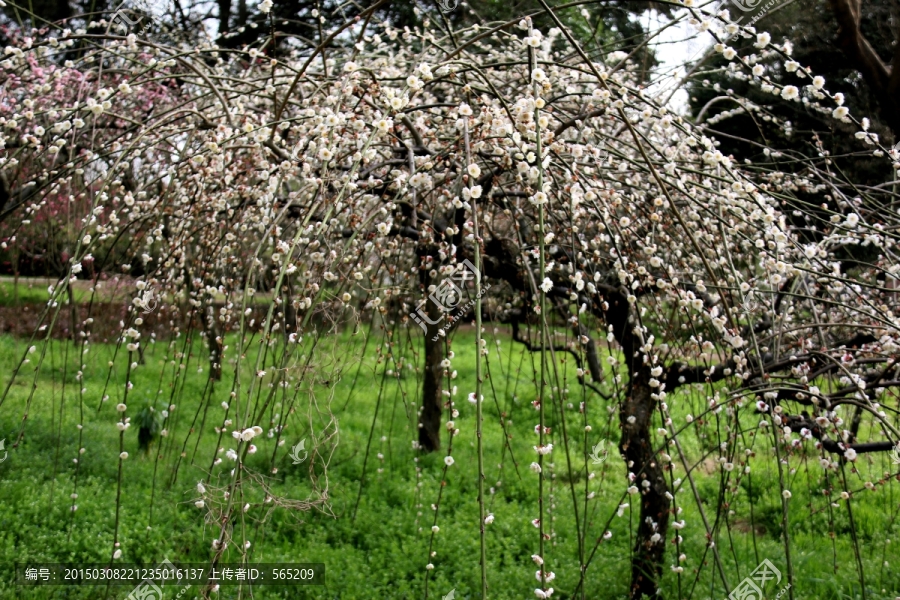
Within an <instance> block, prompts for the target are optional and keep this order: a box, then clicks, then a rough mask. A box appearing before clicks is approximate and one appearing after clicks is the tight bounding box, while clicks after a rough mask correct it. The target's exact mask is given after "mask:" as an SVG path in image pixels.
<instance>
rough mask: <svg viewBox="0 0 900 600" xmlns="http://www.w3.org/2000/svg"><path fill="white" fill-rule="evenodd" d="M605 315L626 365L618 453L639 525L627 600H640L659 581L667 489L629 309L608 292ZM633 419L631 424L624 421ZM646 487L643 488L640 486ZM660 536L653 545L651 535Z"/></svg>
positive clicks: (646, 368)
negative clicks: (630, 476)
mask: <svg viewBox="0 0 900 600" xmlns="http://www.w3.org/2000/svg"><path fill="white" fill-rule="evenodd" d="M609 304H610V307H609V311H608V312H607V313H606V315H605V317H606V319H607V322H608V323H610V324H611V325H612V326H613V335H615V337H616V340H617V341H618V342H619V344H620V345H621V346H622V351H623V353H624V355H625V361H626V363H627V365H628V374H629V389H628V396H627V397H626V398H625V401H624V402H623V403H622V407H621V409H620V411H619V422H620V425H621V427H622V440H621V442H619V450H620V451H621V453H622V455H623V456H624V457H625V462H626V465H627V466H628V472H629V473H634V475H635V479H634V482H633V483H631V484H630V485H634V486H635V487H637V489H638V493H639V497H640V502H641V506H640V524H639V525H638V532H637V538H636V540H635V545H634V557H633V558H632V561H631V598H632V599H633V600H640V598H643V597H644V596H654V595H656V591H657V589H658V587H659V580H660V578H661V577H662V569H663V556H664V554H665V549H666V534H667V533H668V529H669V514H670V509H669V499H668V498H667V497H666V493H667V492H668V486H667V485H666V480H665V474H664V471H663V468H662V466H661V465H660V464H659V459H658V457H657V456H656V454H655V453H654V451H653V438H652V436H651V434H650V428H651V424H652V417H653V409H654V407H655V404H656V401H655V400H654V399H653V398H651V397H650V394H651V393H652V389H651V388H650V383H649V382H650V368H651V366H650V365H649V364H648V363H645V362H644V360H643V356H642V354H643V353H642V352H641V351H640V350H639V347H640V345H641V344H640V340H639V339H638V337H637V336H636V335H635V334H634V332H633V328H634V326H635V323H634V319H633V316H632V314H631V307H630V305H629V304H628V301H627V300H626V299H625V298H624V297H623V296H622V295H620V294H611V295H610V298H609ZM632 417H633V422H629V418H632ZM645 483H647V484H648V485H645ZM656 534H658V535H659V537H658V538H657V539H656V541H653V536H654V535H656Z"/></svg>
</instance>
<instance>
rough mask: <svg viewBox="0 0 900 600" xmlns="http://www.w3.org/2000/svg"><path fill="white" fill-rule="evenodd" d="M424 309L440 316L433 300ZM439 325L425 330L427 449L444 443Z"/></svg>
mask: <svg viewBox="0 0 900 600" xmlns="http://www.w3.org/2000/svg"><path fill="white" fill-rule="evenodd" d="M426 289H427V288H426ZM425 310H426V312H427V314H428V318H429V319H430V320H432V321H435V320H437V319H438V318H439V317H440V316H441V313H440V309H439V308H438V307H437V305H436V304H435V303H434V302H430V301H429V302H426V303H425ZM436 329H437V328H436V327H429V331H428V332H426V333H425V373H424V375H425V377H424V380H423V382H422V412H421V414H420V415H419V447H420V448H421V449H422V450H423V451H425V452H434V451H435V450H437V449H438V448H440V447H441V410H442V409H443V401H442V395H441V377H442V376H443V374H444V368H443V367H442V366H441V361H443V360H444V341H445V338H443V337H438V338H437V340H435V341H431V338H433V337H434V336H435V334H436V333H437V330H436Z"/></svg>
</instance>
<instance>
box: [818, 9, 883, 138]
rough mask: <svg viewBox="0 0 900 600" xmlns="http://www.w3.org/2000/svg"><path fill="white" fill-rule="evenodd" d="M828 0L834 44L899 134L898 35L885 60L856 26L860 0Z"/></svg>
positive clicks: (859, 11) (858, 25)
mask: <svg viewBox="0 0 900 600" xmlns="http://www.w3.org/2000/svg"><path fill="white" fill-rule="evenodd" d="M829 4H830V5H831V11H832V12H833V13H834V17H835V19H837V22H838V35H837V46H838V47H839V48H840V49H841V51H842V52H843V53H844V55H845V56H846V57H847V58H848V59H849V60H850V62H851V64H852V65H853V67H854V68H855V69H856V70H857V71H859V72H860V74H862V76H863V79H865V81H866V84H867V85H868V86H869V89H871V90H872V92H873V93H874V95H875V97H876V98H877V99H878V106H879V108H880V109H881V115H882V117H883V118H884V120H885V122H887V124H888V126H889V127H890V128H891V129H892V130H893V132H894V135H895V136H897V137H900V36H895V40H894V50H893V59H892V61H891V64H887V63H885V62H883V61H882V60H881V57H880V56H879V55H878V53H877V52H876V51H875V49H874V48H872V45H871V44H870V43H869V40H868V39H866V36H865V35H863V33H862V30H861V29H860V16H861V12H862V0H829Z"/></svg>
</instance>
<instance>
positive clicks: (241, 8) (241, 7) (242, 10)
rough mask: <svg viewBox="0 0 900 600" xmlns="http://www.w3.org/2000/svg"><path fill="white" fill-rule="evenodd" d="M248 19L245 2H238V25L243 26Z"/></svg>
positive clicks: (242, 0)
mask: <svg viewBox="0 0 900 600" xmlns="http://www.w3.org/2000/svg"><path fill="white" fill-rule="evenodd" d="M249 18H250V13H249V12H247V0H238V23H242V24H245V23H247V21H248V20H249Z"/></svg>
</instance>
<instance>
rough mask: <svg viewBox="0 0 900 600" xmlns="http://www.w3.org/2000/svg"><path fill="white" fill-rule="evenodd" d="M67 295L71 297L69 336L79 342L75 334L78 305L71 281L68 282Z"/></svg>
mask: <svg viewBox="0 0 900 600" xmlns="http://www.w3.org/2000/svg"><path fill="white" fill-rule="evenodd" d="M66 297H67V298H68V299H69V319H70V321H71V324H70V325H69V327H70V329H69V338H70V339H71V340H72V341H73V342H76V343H77V342H78V336H77V335H76V334H75V330H76V329H77V328H78V307H77V306H76V305H75V293H74V292H73V291H72V283H71V282H69V283H68V284H66Z"/></svg>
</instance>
